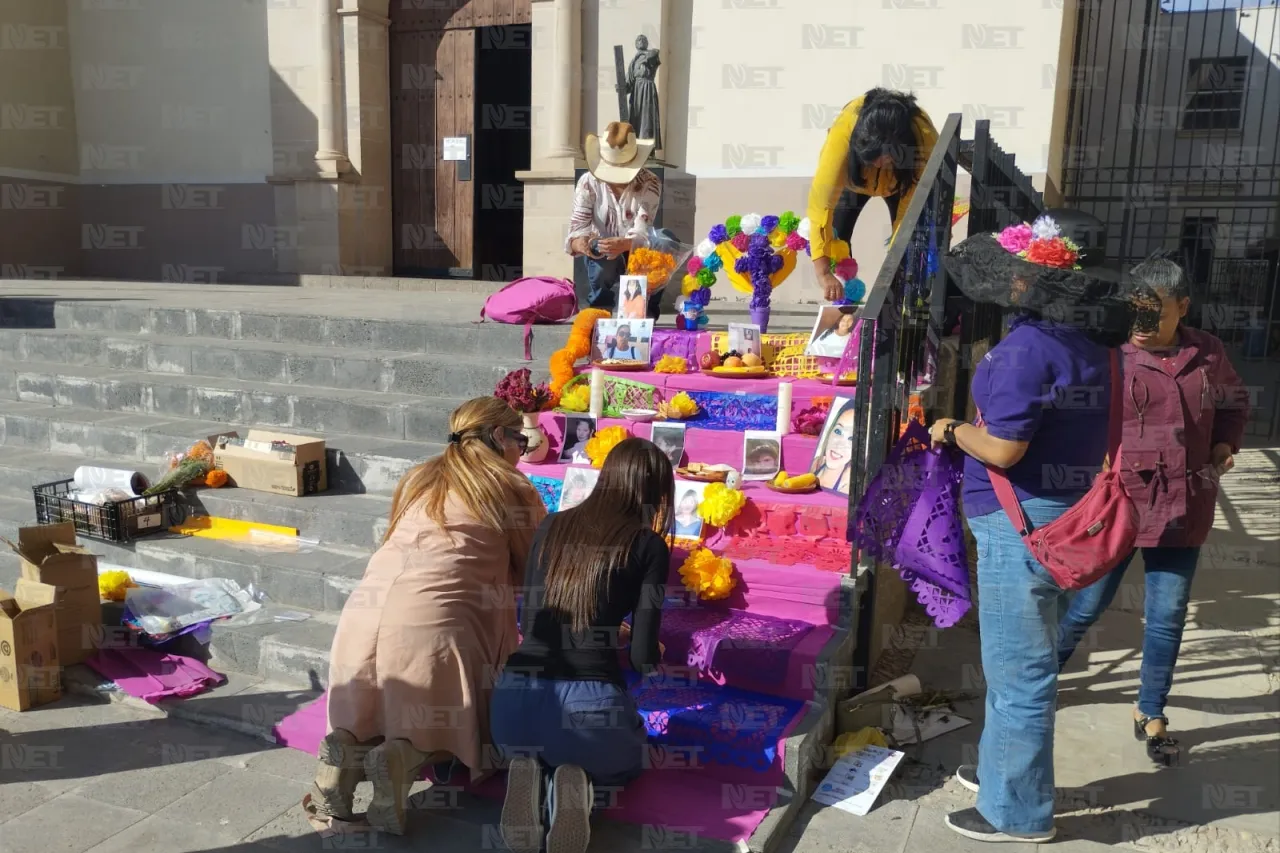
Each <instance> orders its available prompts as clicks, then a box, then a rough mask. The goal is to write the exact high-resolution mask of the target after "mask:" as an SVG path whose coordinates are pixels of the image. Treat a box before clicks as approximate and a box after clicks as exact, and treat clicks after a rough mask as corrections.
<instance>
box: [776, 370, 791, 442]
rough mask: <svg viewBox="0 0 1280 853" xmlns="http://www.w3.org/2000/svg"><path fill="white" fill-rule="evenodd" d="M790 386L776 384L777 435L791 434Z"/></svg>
mask: <svg viewBox="0 0 1280 853" xmlns="http://www.w3.org/2000/svg"><path fill="white" fill-rule="evenodd" d="M791 386H792V383H790V382H779V383H778V434H779V435H786V434H787V433H789V432H791Z"/></svg>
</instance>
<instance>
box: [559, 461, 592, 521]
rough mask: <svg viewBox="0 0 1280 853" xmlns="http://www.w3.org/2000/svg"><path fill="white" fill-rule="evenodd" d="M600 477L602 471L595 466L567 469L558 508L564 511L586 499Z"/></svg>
mask: <svg viewBox="0 0 1280 853" xmlns="http://www.w3.org/2000/svg"><path fill="white" fill-rule="evenodd" d="M599 479H600V472H599V471H597V470H596V469H595V468H570V469H569V470H567V471H565V472H564V484H563V485H562V486H561V488H560V506H558V507H556V509H557V510H558V511H560V512H564V511H565V510H566V509H573V508H574V507H575V506H577V505H578V504H580V503H582V502H583V501H585V500H586V499H587V498H588V497H589V496H590V495H591V491H592V490H593V489H594V488H595V487H596V481H597V480H599Z"/></svg>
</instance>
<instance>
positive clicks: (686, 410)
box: [668, 391, 698, 418]
mask: <svg viewBox="0 0 1280 853" xmlns="http://www.w3.org/2000/svg"><path fill="white" fill-rule="evenodd" d="M668 405H669V406H670V407H671V409H672V410H673V411H675V412H676V413H678V414H679V415H680V417H681V418H691V417H693V416H694V415H696V414H698V404H697V403H696V402H694V399H693V398H692V397H690V396H689V395H688V394H687V393H685V392H684V391H681V392H680V393H679V394H677V395H675V396H674V397H672V398H671V400H670V401H669V404H668Z"/></svg>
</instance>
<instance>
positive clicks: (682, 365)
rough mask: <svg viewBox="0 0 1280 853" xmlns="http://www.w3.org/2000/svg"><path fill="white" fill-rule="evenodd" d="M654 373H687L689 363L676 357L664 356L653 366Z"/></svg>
mask: <svg viewBox="0 0 1280 853" xmlns="http://www.w3.org/2000/svg"><path fill="white" fill-rule="evenodd" d="M653 372H654V373H688V372H689V362H688V360H686V359H684V358H681V357H680V356H678V355H664V356H663V357H662V358H660V359H658V363H657V364H656V365H654V368H653Z"/></svg>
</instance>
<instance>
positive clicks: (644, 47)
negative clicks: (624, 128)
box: [618, 36, 662, 150]
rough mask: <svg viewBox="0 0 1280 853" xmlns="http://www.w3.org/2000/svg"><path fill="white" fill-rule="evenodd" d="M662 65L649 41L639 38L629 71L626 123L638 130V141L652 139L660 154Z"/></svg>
mask: <svg viewBox="0 0 1280 853" xmlns="http://www.w3.org/2000/svg"><path fill="white" fill-rule="evenodd" d="M618 52H621V48H619V49H618ZM661 64H662V60H661V59H659V58H658V51H656V50H650V49H649V39H648V38H646V37H645V36H637V37H636V55H635V57H633V58H632V60H631V64H630V65H629V66H628V67H627V76H626V83H625V85H626V95H627V115H626V116H625V117H624V120H625V121H628V122H630V123H631V126H632V127H634V128H635V130H636V138H638V139H652V140H653V141H654V147H655V148H656V149H659V150H661V148H662V123H661V119H660V118H659V116H658V83H657V77H658V66H659V65H661ZM619 82H620V83H621V82H622V81H619ZM620 100H621V99H620Z"/></svg>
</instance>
